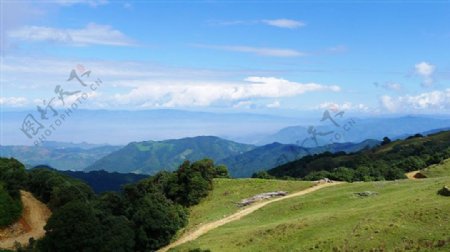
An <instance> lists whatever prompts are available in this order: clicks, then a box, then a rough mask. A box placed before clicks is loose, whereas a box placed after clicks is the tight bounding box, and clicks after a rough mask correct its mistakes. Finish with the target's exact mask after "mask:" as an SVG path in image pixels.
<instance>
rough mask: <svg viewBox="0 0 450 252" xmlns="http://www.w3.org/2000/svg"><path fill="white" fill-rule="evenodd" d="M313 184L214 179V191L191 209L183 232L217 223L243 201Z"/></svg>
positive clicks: (237, 208) (295, 189)
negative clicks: (264, 194)
mask: <svg viewBox="0 0 450 252" xmlns="http://www.w3.org/2000/svg"><path fill="white" fill-rule="evenodd" d="M312 185H313V184H312V183H311V182H304V181H284V180H265V179H214V190H213V191H212V192H211V193H210V194H209V196H208V197H207V198H205V199H204V200H202V202H201V203H200V204H198V205H196V206H194V207H192V208H191V212H190V216H189V224H188V226H187V227H186V228H185V229H184V230H183V232H185V231H187V230H191V229H192V228H195V226H196V225H198V224H200V223H206V222H211V221H215V220H218V219H221V218H223V217H224V216H228V215H230V214H232V213H234V212H236V211H238V210H239V209H240V208H239V207H238V206H237V205H236V202H239V201H240V200H242V199H245V198H248V197H251V196H253V195H255V194H259V193H263V192H270V191H278V190H282V191H288V192H296V191H300V190H303V189H305V188H308V187H310V186H312Z"/></svg>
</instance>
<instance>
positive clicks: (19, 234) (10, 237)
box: [0, 191, 51, 249]
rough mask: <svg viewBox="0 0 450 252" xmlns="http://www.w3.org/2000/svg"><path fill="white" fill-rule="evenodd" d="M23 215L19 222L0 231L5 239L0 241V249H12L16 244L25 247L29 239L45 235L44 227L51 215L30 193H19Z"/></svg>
mask: <svg viewBox="0 0 450 252" xmlns="http://www.w3.org/2000/svg"><path fill="white" fill-rule="evenodd" d="M20 194H21V199H22V204H23V213H22V217H20V219H19V221H18V222H17V223H15V224H13V225H11V226H10V227H7V228H5V229H2V230H0V231H1V233H2V234H6V238H2V239H1V240H0V248H4V249H14V245H15V243H16V242H18V243H20V244H22V245H27V244H28V240H29V239H30V238H34V239H39V238H42V237H43V236H44V235H45V230H44V226H45V224H46V223H47V220H48V218H49V217H50V215H51V212H50V210H49V209H48V207H47V206H46V205H45V204H44V203H42V202H40V201H39V200H37V199H36V198H35V197H34V196H33V195H32V194H31V193H29V192H26V191H20Z"/></svg>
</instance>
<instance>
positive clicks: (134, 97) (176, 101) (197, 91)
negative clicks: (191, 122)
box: [114, 77, 340, 107]
mask: <svg viewBox="0 0 450 252" xmlns="http://www.w3.org/2000/svg"><path fill="white" fill-rule="evenodd" d="M317 91H331V92H338V91H340V88H339V86H326V85H321V84H317V83H305V84H304V83H298V82H291V81H288V80H285V79H279V78H274V77H248V78H246V79H245V82H241V83H211V82H195V83H189V82H184V83H179V84H175V83H161V82H160V83H153V84H152V83H147V84H143V83H142V84H141V85H138V86H137V87H136V88H134V89H132V90H131V91H130V92H128V93H126V94H116V95H115V96H114V98H115V100H116V101H117V102H118V103H125V104H128V103H135V104H144V105H143V106H146V107H184V106H210V105H214V104H217V103H221V102H222V103H229V102H239V101H247V100H249V99H258V98H282V97H292V96H296V95H301V94H304V93H306V92H317Z"/></svg>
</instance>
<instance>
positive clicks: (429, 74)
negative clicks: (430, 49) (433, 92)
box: [414, 61, 436, 87]
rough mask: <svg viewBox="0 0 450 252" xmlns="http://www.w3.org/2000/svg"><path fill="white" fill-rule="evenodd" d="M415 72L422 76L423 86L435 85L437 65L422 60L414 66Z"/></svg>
mask: <svg viewBox="0 0 450 252" xmlns="http://www.w3.org/2000/svg"><path fill="white" fill-rule="evenodd" d="M414 69H415V73H416V74H417V75H419V76H421V77H422V86H424V87H430V86H432V85H433V82H434V79H433V74H434V71H435V70H436V67H435V66H434V65H432V64H430V63H428V62H425V61H423V62H420V63H417V64H416V65H415V66H414Z"/></svg>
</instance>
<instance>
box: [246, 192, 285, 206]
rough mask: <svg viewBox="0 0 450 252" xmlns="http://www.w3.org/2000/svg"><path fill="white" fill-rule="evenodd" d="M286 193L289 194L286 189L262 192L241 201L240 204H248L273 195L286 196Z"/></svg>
mask: <svg viewBox="0 0 450 252" xmlns="http://www.w3.org/2000/svg"><path fill="white" fill-rule="evenodd" d="M286 195H287V192H285V191H276V192H267V193H261V194H257V195H255V196H253V197H251V198H247V199H243V200H241V202H239V203H238V205H239V206H241V207H243V206H248V205H250V204H252V203H254V202H256V201H260V200H263V199H269V198H273V197H277V196H286Z"/></svg>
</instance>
